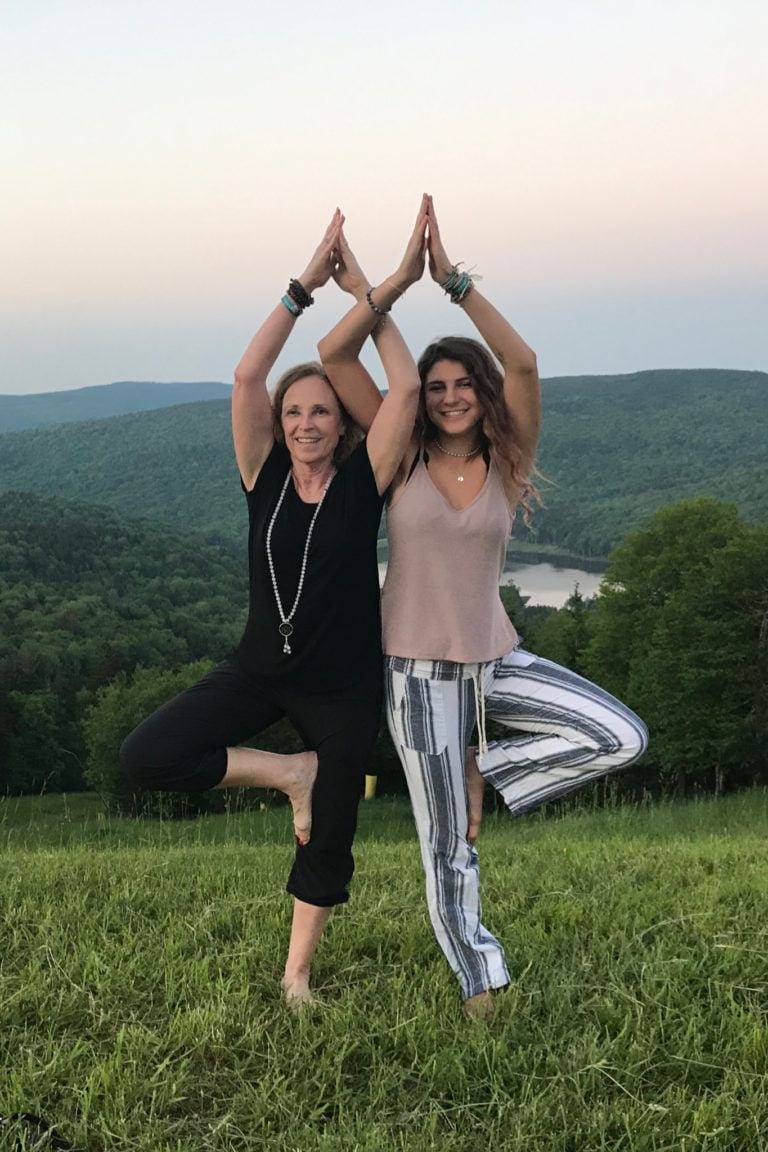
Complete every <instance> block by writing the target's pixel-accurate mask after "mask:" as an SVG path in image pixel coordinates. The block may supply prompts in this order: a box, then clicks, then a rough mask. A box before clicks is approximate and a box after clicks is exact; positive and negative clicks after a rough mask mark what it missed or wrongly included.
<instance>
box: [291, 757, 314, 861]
mask: <svg viewBox="0 0 768 1152" xmlns="http://www.w3.org/2000/svg"><path fill="white" fill-rule="evenodd" d="M291 759H292V760H293V761H295V766H294V767H293V769H292V771H291V773H290V775H289V777H288V779H287V781H286V785H285V789H284V791H285V793H286V795H287V796H288V799H289V800H290V802H291V808H292V809H293V831H294V834H295V836H296V839H297V840H298V842H299V844H302V845H304V844H307V843H308V842H309V836H310V833H311V831H312V789H313V788H314V786H315V779H316V777H317V753H316V752H298V753H297V754H296V755H295V756H292V757H291Z"/></svg>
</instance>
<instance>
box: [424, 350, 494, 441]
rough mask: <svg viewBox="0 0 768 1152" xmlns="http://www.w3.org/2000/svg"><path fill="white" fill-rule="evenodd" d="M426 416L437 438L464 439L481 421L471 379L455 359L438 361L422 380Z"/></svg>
mask: <svg viewBox="0 0 768 1152" xmlns="http://www.w3.org/2000/svg"><path fill="white" fill-rule="evenodd" d="M424 405H425V408H426V415H427V417H428V419H429V420H431V422H432V423H433V424H434V426H435V427H436V428H437V430H438V432H439V433H440V435H441V436H466V435H467V434H468V433H470V432H472V431H473V429H474V428H475V425H477V424H479V423H480V421H481V420H482V416H483V413H482V409H481V407H480V403H479V401H478V399H477V393H476V392H475V385H474V383H473V381H472V377H471V376H469V375H468V374H467V370H466V368H465V367H464V365H463V364H461V363H460V362H459V361H458V360H438V361H437V362H436V363H435V364H433V365H432V367H431V368H430V369H429V371H428V372H427V378H426V380H425V381H424Z"/></svg>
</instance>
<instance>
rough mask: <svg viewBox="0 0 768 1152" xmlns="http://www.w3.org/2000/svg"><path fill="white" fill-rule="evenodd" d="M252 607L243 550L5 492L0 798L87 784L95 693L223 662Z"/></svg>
mask: <svg viewBox="0 0 768 1152" xmlns="http://www.w3.org/2000/svg"><path fill="white" fill-rule="evenodd" d="M246 607H247V573H246V561H245V556H244V555H242V554H238V555H236V554H235V553H234V551H229V550H225V549H216V548H213V547H205V546H203V545H201V544H200V542H199V541H195V542H189V541H187V540H186V539H185V538H184V537H183V536H181V535H179V534H176V533H172V532H170V531H168V530H167V529H164V528H162V527H157V526H154V525H147V524H142V523H137V522H135V521H130V520H127V519H125V518H124V517H122V516H121V515H119V514H117V513H116V512H114V511H112V510H110V509H106V508H94V507H89V506H85V505H76V504H69V503H67V502H65V501H63V500H59V499H55V498H53V497H49V496H46V497H39V496H34V495H30V494H28V493H14V492H8V493H5V494H4V495H2V496H0V791H1V790H2V788H3V786H4V783H5V781H6V780H13V783H14V787H15V788H17V789H21V790H28V789H33V790H34V789H36V788H39V787H42V786H46V787H53V788H54V789H55V788H56V787H68V786H73V785H74V786H77V785H78V784H81V782H82V768H83V747H82V733H81V728H80V724H81V719H82V715H83V711H84V708H85V707H86V706H87V704H88V703H89V701H90V700H91V699H92V697H93V693H94V692H95V690H96V689H97V688H98V687H100V686H101V685H102V684H105V683H106V682H107V681H109V680H111V679H112V678H113V677H114V676H116V675H117V674H119V673H121V672H124V671H125V672H128V671H132V670H133V669H134V668H135V667H136V666H137V665H144V666H147V667H160V668H175V667H178V666H179V665H181V664H185V663H188V662H189V661H193V660H197V659H199V658H201V657H206V658H209V659H217V658H219V657H221V656H222V655H224V654H225V653H226V651H227V650H228V649H229V648H231V647H232V646H233V645H234V644H235V643H236V641H237V639H238V637H239V634H240V631H241V629H242V626H243V623H244V620H245V613H246ZM62 749H64V751H65V753H66V754H65V755H62Z"/></svg>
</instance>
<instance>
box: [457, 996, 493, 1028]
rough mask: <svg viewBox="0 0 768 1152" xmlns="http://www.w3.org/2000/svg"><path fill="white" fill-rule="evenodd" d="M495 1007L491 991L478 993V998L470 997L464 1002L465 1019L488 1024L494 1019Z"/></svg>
mask: <svg viewBox="0 0 768 1152" xmlns="http://www.w3.org/2000/svg"><path fill="white" fill-rule="evenodd" d="M494 1007H495V1006H494V1003H493V996H492V995H491V993H490V992H489V991H487V990H486V991H485V992H478V994H477V995H476V996H470V997H469V998H468V999H467V1000H465V1001H464V1017H465V1019H466V1020H473V1021H477V1022H479V1023H480V1024H487V1023H488V1022H489V1021H490V1020H492V1019H493V1013H494Z"/></svg>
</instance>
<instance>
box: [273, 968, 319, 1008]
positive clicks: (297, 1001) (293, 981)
mask: <svg viewBox="0 0 768 1152" xmlns="http://www.w3.org/2000/svg"><path fill="white" fill-rule="evenodd" d="M280 983H281V985H282V988H283V996H284V997H285V1003H286V1007H288V1008H290V1010H291V1012H301V1010H302V1008H309V1007H311V1006H312V1005H313V1004H317V1003H319V1001H318V1000H317V999H316V998H315V997H314V996H313V995H312V993H311V992H310V990H309V977H307V976H296V977H293V978H289V977H288V976H283V978H282V980H281V981H280Z"/></svg>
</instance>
